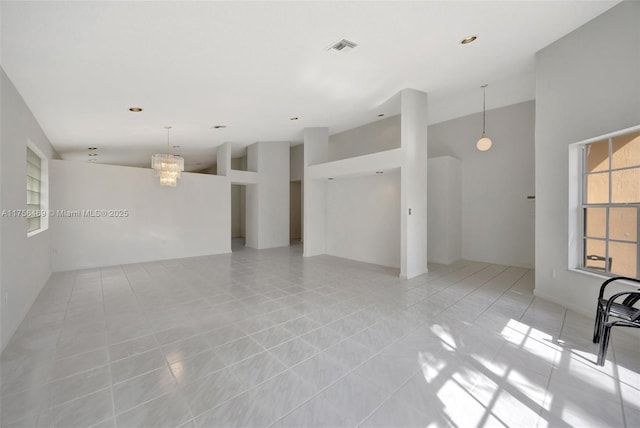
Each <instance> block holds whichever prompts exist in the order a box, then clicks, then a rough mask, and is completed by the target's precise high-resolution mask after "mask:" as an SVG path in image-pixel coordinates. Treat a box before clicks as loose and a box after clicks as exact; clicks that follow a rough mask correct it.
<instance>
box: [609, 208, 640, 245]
mask: <svg viewBox="0 0 640 428" xmlns="http://www.w3.org/2000/svg"><path fill="white" fill-rule="evenodd" d="M637 212H638V209H637V208H635V207H629V208H626V207H625V208H619V207H615V208H614V207H612V208H609V239H617V240H620V241H633V242H635V241H636V240H637V239H638V230H637V229H638V218H637Z"/></svg>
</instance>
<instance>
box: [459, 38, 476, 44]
mask: <svg viewBox="0 0 640 428" xmlns="http://www.w3.org/2000/svg"><path fill="white" fill-rule="evenodd" d="M477 38H478V36H469V37H465V38H464V39H462V40H460V44H461V45H468V44H469V43H471V42H475V41H476V39H477Z"/></svg>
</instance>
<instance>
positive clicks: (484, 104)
mask: <svg viewBox="0 0 640 428" xmlns="http://www.w3.org/2000/svg"><path fill="white" fill-rule="evenodd" d="M486 114H487V85H486V84H485V85H482V136H483V137H484V136H485V135H486V128H485V124H486Z"/></svg>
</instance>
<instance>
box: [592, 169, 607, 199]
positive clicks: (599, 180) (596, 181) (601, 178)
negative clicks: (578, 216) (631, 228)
mask: <svg viewBox="0 0 640 428" xmlns="http://www.w3.org/2000/svg"><path fill="white" fill-rule="evenodd" d="M587 203H588V204H606V203H609V173H608V172H601V173H598V174H589V175H587Z"/></svg>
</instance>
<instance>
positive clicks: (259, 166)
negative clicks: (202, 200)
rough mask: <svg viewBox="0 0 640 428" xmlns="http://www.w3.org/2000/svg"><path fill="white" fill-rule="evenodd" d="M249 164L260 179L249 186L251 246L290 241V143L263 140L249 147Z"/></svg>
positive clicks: (274, 244) (247, 218)
mask: <svg viewBox="0 0 640 428" xmlns="http://www.w3.org/2000/svg"><path fill="white" fill-rule="evenodd" d="M247 166H248V168H250V169H252V170H255V171H256V172H257V173H258V183H257V184H250V185H248V186H247V192H246V197H247V200H246V228H247V240H246V245H247V246H248V247H252V248H257V249H264V248H275V247H286V246H288V245H289V143H288V142H259V143H255V144H252V145H251V146H249V148H248V149H247Z"/></svg>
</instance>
